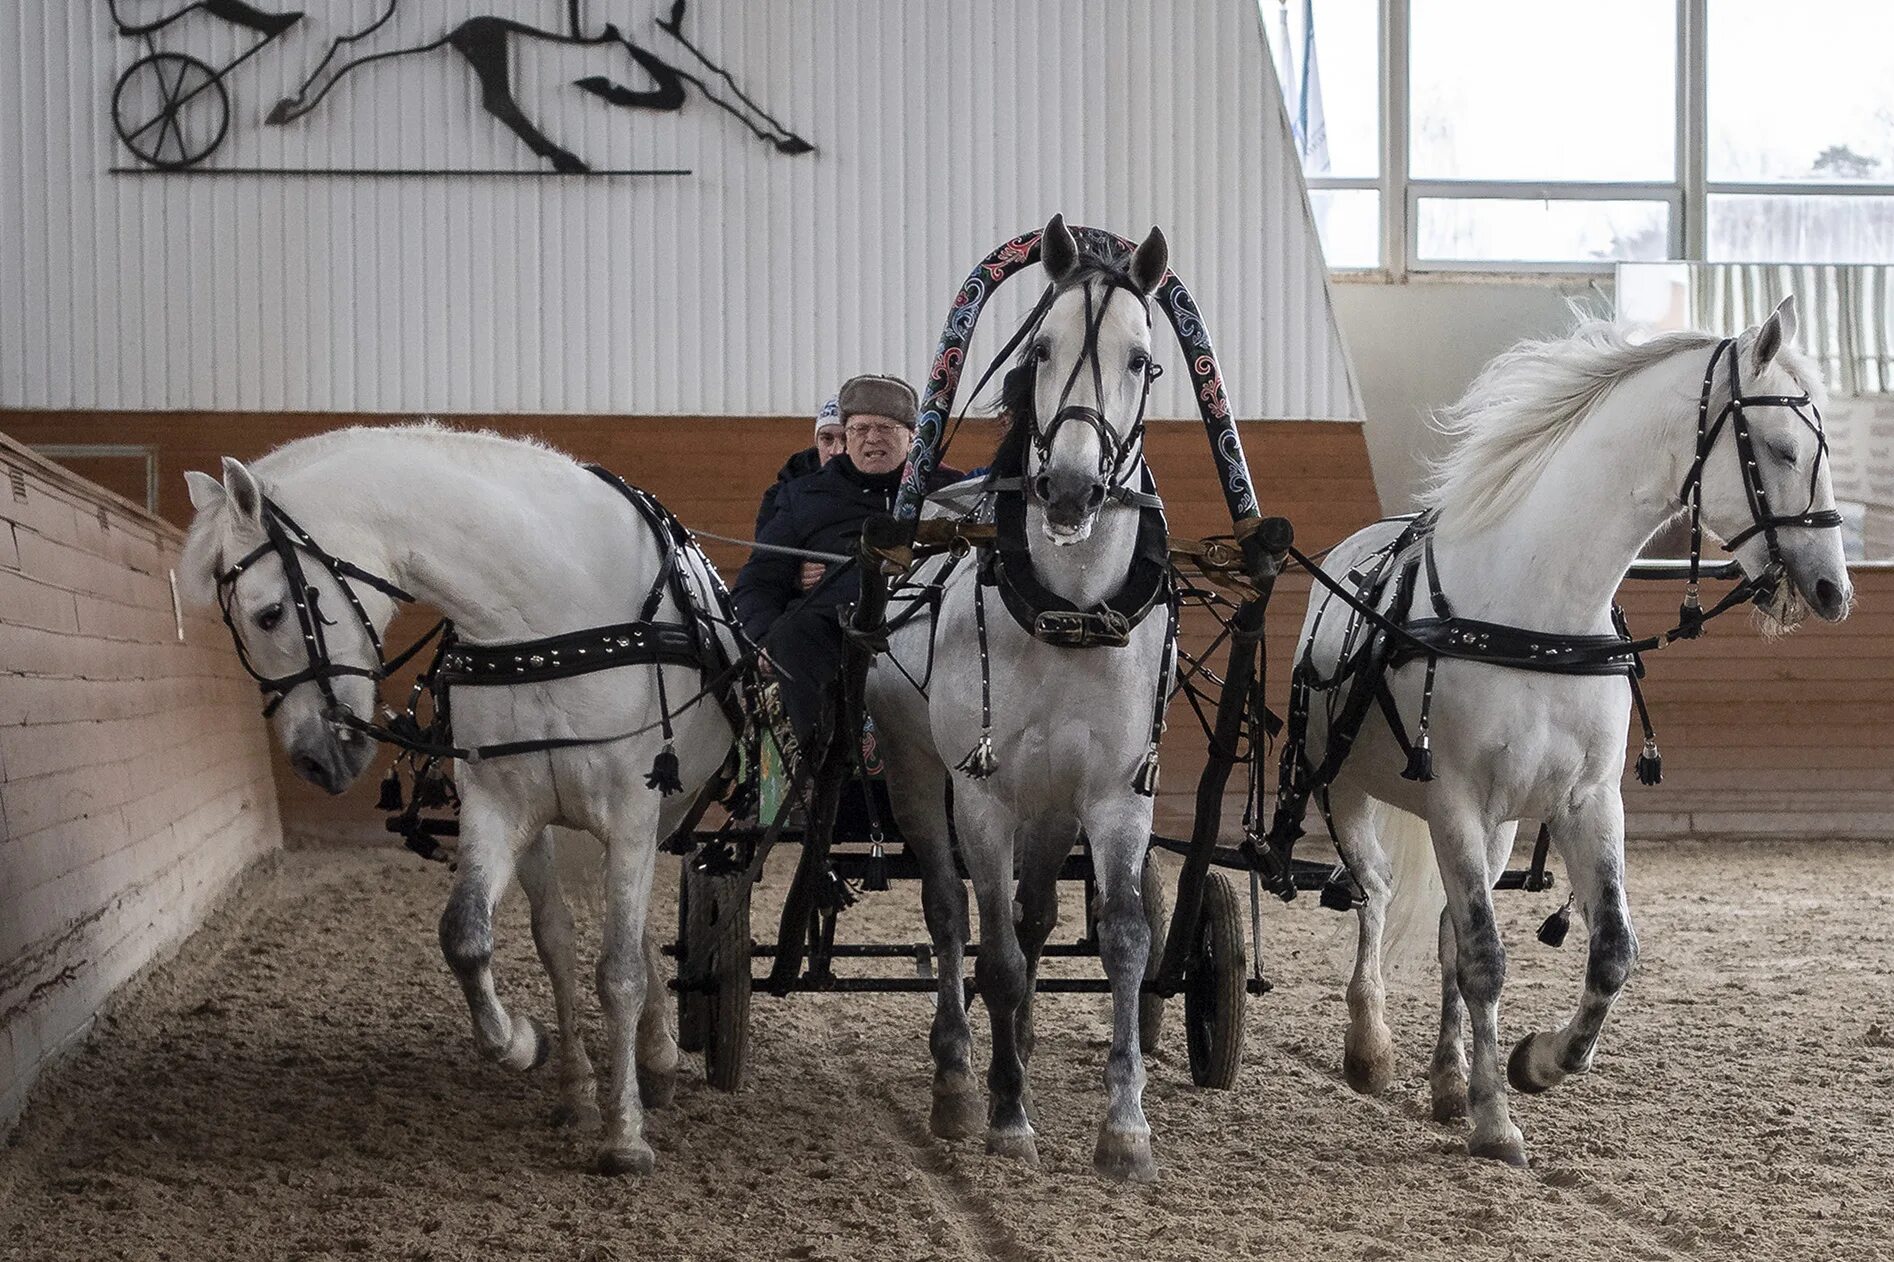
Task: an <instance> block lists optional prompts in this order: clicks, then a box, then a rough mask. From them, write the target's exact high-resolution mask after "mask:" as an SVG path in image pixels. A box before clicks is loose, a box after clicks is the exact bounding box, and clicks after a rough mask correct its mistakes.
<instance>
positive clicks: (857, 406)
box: [836, 373, 921, 429]
mask: <svg viewBox="0 0 1894 1262" xmlns="http://www.w3.org/2000/svg"><path fill="white" fill-rule="evenodd" d="M836 399H837V400H838V401H839V403H840V406H841V410H842V422H843V423H844V424H847V422H848V418H849V417H851V416H858V415H862V414H866V415H868V416H885V417H888V418H889V419H890V420H895V421H899V422H900V423H901V424H903V425H905V426H907V427H908V428H909V429H913V428H914V420H915V417H916V416H917V415H919V413H920V410H921V404H920V400H919V399H917V398H916V397H915V395H914V387H913V386H910V385H909V384H908V383H907V382H905V381H903V380H901V379H900V378H899V377H878V376H875V375H873V374H872V373H871V374H867V375H864V376H860V377H850V378H849V379H848V380H847V381H845V382H843V383H842V392H841V393H840V394H838V395H836Z"/></svg>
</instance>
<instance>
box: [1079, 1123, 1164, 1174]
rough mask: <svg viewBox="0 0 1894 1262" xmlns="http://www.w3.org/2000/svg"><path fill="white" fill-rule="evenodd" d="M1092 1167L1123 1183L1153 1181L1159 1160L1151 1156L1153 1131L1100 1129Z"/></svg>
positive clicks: (1093, 1152)
mask: <svg viewBox="0 0 1894 1262" xmlns="http://www.w3.org/2000/svg"><path fill="white" fill-rule="evenodd" d="M1092 1168H1093V1169H1094V1170H1096V1171H1098V1172H1099V1173H1100V1174H1102V1175H1104V1176H1105V1177H1106V1178H1107V1179H1115V1180H1117V1181H1118V1182H1120V1183H1151V1182H1154V1181H1155V1180H1156V1179H1157V1160H1156V1158H1154V1157H1152V1156H1151V1133H1150V1132H1149V1131H1146V1132H1144V1133H1143V1134H1133V1133H1131V1132H1129V1131H1114V1130H1111V1129H1109V1128H1107V1127H1101V1128H1099V1132H1098V1146H1097V1147H1096V1148H1094V1149H1093V1150H1092Z"/></svg>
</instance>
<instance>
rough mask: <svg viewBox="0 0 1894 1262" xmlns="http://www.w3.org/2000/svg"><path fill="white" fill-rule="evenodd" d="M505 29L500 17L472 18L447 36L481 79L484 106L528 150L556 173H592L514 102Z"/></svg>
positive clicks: (580, 160)
mask: <svg viewBox="0 0 1894 1262" xmlns="http://www.w3.org/2000/svg"><path fill="white" fill-rule="evenodd" d="M506 26H507V24H506V23H505V22H503V21H501V20H500V19H498V18H473V19H471V20H470V21H467V22H463V23H462V24H461V25H460V26H459V27H457V28H455V30H454V31H453V33H452V34H451V35H449V36H448V37H447V42H448V43H450V44H452V45H453V46H454V48H455V50H456V51H457V52H459V53H460V55H461V56H462V57H464V58H466V59H467V64H468V65H469V66H471V67H473V72H474V75H475V77H476V78H478V79H479V80H480V104H481V106H482V107H483V108H484V109H485V110H486V111H487V113H489V114H491V115H493V116H494V117H495V118H497V119H499V120H500V122H501V123H502V124H503V125H504V126H505V127H506V128H507V130H508V131H511V132H512V133H513V134H514V135H515V136H518V137H519V138H520V139H521V140H523V141H525V142H526V147H527V148H528V149H531V150H532V151H533V152H534V153H536V154H538V155H539V156H540V157H542V158H544V159H546V160H547V161H548V162H551V163H552V165H553V169H554V170H555V171H562V172H564V173H566V174H568V175H570V174H573V173H575V172H581V171H589V170H591V168H590V167H589V166H587V165H586V164H585V162H584V161H583V160H582V159H580V158H579V156H578V155H577V154H574V153H571V152H569V151H568V150H565V149H562V148H560V147H559V146H558V145H556V144H554V143H553V142H552V141H551V140H550V139H548V138H547V136H546V134H545V133H544V132H542V131H540V130H539V128H537V127H535V126H533V120H532V119H530V118H528V117H526V112H525V111H524V110H522V109H521V108H520V104H519V101H517V100H516V99H514V96H513V84H512V72H511V71H510V70H509V68H508V66H507V37H508V34H507V29H506Z"/></svg>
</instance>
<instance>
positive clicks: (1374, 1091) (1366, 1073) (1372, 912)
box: [1330, 793, 1394, 1095]
mask: <svg viewBox="0 0 1894 1262" xmlns="http://www.w3.org/2000/svg"><path fill="white" fill-rule="evenodd" d="M1331 808H1332V809H1331V812H1330V815H1331V818H1332V819H1333V820H1334V822H1335V844H1336V847H1337V848H1338V849H1339V850H1340V851H1341V853H1342V858H1343V859H1344V860H1346V861H1347V863H1348V870H1349V872H1350V873H1351V874H1352V875H1353V876H1354V878H1355V880H1356V882H1357V883H1358V884H1360V886H1361V892H1362V895H1363V898H1362V903H1361V906H1360V907H1359V908H1357V909H1356V912H1355V915H1356V918H1357V920H1358V922H1359V933H1358V935H1357V938H1356V942H1355V972H1354V976H1353V977H1351V978H1350V979H1349V982H1348V1034H1347V1036H1346V1038H1345V1039H1344V1040H1343V1044H1342V1077H1343V1078H1345V1079H1347V1081H1348V1085H1349V1086H1351V1087H1353V1088H1354V1089H1355V1090H1357V1091H1359V1092H1361V1093H1363V1094H1364V1095H1379V1094H1381V1093H1382V1092H1383V1091H1386V1090H1387V1089H1388V1083H1389V1081H1390V1080H1392V1078H1393V1077H1394V1040H1393V1038H1392V1037H1390V1036H1389V1034H1388V1022H1387V1015H1386V1007H1387V989H1386V987H1385V985H1384V984H1383V982H1382V977H1381V935H1382V930H1383V928H1384V927H1385V926H1386V923H1387V915H1388V899H1389V896H1390V894H1391V893H1392V891H1393V884H1392V881H1391V879H1390V877H1391V871H1392V869H1391V866H1390V864H1389V862H1388V854H1387V851H1386V850H1385V849H1384V848H1383V847H1382V845H1381V841H1380V839H1379V838H1378V837H1377V836H1376V835H1375V825H1374V807H1373V804H1372V803H1371V802H1370V801H1369V799H1368V798H1367V797H1366V796H1365V795H1364V794H1361V793H1347V794H1341V793H1338V794H1335V795H1334V796H1333V798H1332V799H1331Z"/></svg>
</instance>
